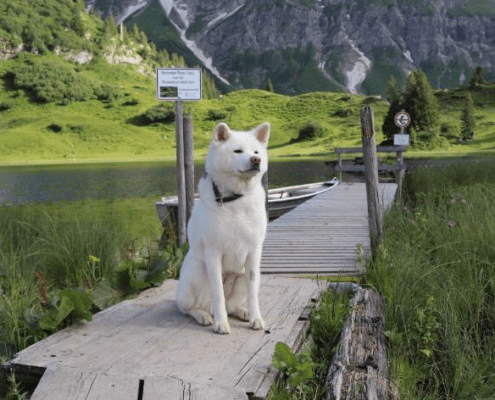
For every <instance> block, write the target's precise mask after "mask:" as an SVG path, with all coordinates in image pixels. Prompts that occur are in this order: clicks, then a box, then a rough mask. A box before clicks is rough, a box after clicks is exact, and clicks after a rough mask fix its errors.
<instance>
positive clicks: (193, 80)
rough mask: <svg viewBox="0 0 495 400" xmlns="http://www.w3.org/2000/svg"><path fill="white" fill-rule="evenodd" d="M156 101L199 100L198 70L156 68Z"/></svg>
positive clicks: (199, 75)
mask: <svg viewBox="0 0 495 400" xmlns="http://www.w3.org/2000/svg"><path fill="white" fill-rule="evenodd" d="M156 97H157V98H158V100H172V101H178V100H180V101H182V100H201V69H200V68H157V69H156Z"/></svg>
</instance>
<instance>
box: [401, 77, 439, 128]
mask: <svg viewBox="0 0 495 400" xmlns="http://www.w3.org/2000/svg"><path fill="white" fill-rule="evenodd" d="M404 109H405V110H406V111H407V112H408V113H409V115H410V116H411V125H412V127H413V128H414V129H415V130H416V131H417V132H420V131H426V130H429V129H431V128H433V126H435V124H436V123H437V121H438V118H439V105H438V100H437V99H436V98H435V96H434V94H433V88H432V87H431V85H430V83H429V82H428V78H427V77H426V75H425V73H424V72H423V71H421V70H420V69H419V70H416V71H413V72H411V74H410V75H409V77H408V78H407V82H406V90H405V93H404Z"/></svg>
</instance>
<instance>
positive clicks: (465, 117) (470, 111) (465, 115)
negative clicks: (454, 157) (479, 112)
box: [461, 93, 475, 140]
mask: <svg viewBox="0 0 495 400" xmlns="http://www.w3.org/2000/svg"><path fill="white" fill-rule="evenodd" d="M474 127H475V120H474V103H473V98H472V97H471V93H468V94H467V95H466V103H465V105H464V108H463V110H462V116H461V133H462V138H463V139H464V140H469V139H472V138H473V137H474Z"/></svg>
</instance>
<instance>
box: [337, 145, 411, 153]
mask: <svg viewBox="0 0 495 400" xmlns="http://www.w3.org/2000/svg"><path fill="white" fill-rule="evenodd" d="M406 150H407V146H378V147H377V148H376V152H377V153H391V152H399V151H400V152H404V151H406ZM335 152H336V153H337V154H340V153H362V152H363V148H362V147H343V148H342V147H338V148H336V149H335Z"/></svg>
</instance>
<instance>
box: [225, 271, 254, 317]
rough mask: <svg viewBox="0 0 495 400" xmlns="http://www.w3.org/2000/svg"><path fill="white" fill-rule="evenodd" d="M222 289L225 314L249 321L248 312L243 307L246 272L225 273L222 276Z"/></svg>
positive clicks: (246, 281)
mask: <svg viewBox="0 0 495 400" xmlns="http://www.w3.org/2000/svg"><path fill="white" fill-rule="evenodd" d="M223 290H224V292H225V303H226V307H227V314H228V315H232V316H234V317H237V318H239V319H240V320H242V321H249V312H248V310H247V309H246V307H243V305H244V303H245V302H246V299H247V293H248V280H247V276H246V274H236V273H232V272H231V273H227V274H224V278H223Z"/></svg>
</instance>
